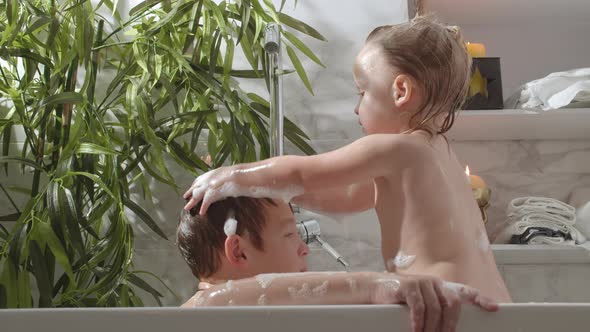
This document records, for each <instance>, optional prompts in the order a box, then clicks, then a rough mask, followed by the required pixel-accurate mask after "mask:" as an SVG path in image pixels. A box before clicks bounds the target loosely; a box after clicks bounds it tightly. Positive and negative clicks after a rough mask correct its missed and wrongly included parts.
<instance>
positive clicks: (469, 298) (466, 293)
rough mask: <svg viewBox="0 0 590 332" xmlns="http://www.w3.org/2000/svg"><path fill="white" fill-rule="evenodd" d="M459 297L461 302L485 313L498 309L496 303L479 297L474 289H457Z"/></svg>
mask: <svg viewBox="0 0 590 332" xmlns="http://www.w3.org/2000/svg"><path fill="white" fill-rule="evenodd" d="M459 297H460V298H461V300H462V301H464V302H468V303H471V304H473V305H476V306H478V307H480V308H482V309H484V310H486V311H497V310H498V308H499V307H498V304H497V303H496V302H494V301H492V300H491V299H488V298H486V297H484V296H481V295H480V294H479V292H478V291H477V290H476V289H474V288H471V287H469V286H463V287H461V289H459Z"/></svg>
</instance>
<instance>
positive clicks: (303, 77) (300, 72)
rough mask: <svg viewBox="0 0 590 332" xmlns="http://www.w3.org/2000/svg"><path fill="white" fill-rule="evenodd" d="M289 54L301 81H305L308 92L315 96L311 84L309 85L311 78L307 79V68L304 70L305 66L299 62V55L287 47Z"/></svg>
mask: <svg viewBox="0 0 590 332" xmlns="http://www.w3.org/2000/svg"><path fill="white" fill-rule="evenodd" d="M287 54H288V55H289V59H291V62H292V63H293V66H294V67H295V70H296V71H297V75H299V78H301V81H303V84H305V87H306V88H307V90H308V91H309V92H310V93H311V94H312V95H313V88H312V87H311V83H309V78H307V74H306V73H305V68H303V65H302V64H301V61H299V58H298V57H297V54H296V53H295V51H294V50H293V49H292V48H291V47H289V46H287Z"/></svg>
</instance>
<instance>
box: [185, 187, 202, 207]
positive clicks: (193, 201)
mask: <svg viewBox="0 0 590 332" xmlns="http://www.w3.org/2000/svg"><path fill="white" fill-rule="evenodd" d="M204 191H205V190H204V189H203V188H199V187H195V188H194V189H193V190H192V191H191V194H190V196H188V197H190V200H189V201H188V203H186V205H185V206H184V209H185V210H187V211H189V210H190V209H192V208H193V207H195V206H196V205H197V204H198V203H199V202H200V201H201V199H203V195H204V194H205V193H204Z"/></svg>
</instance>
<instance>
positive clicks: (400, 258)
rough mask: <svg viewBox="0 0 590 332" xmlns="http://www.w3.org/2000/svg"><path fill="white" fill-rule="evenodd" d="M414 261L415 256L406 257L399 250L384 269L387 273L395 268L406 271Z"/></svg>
mask: <svg viewBox="0 0 590 332" xmlns="http://www.w3.org/2000/svg"><path fill="white" fill-rule="evenodd" d="M415 260H416V255H406V254H405V253H404V252H402V251H401V250H400V251H399V252H398V253H397V255H395V257H394V258H392V259H390V260H388V261H387V263H386V267H387V269H388V270H389V271H395V269H396V268H399V269H406V268H408V267H410V265H412V263H414V261H415Z"/></svg>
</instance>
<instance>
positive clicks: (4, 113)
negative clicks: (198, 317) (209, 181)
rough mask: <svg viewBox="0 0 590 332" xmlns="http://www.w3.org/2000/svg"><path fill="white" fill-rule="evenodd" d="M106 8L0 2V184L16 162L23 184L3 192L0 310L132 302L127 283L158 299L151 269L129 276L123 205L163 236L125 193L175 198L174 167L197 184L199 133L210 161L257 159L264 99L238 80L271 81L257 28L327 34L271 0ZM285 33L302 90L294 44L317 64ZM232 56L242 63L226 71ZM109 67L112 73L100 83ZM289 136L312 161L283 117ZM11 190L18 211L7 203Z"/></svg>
mask: <svg viewBox="0 0 590 332" xmlns="http://www.w3.org/2000/svg"><path fill="white" fill-rule="evenodd" d="M284 3H285V1H282V3H281V8H282V5H284ZM101 7H102V9H107V10H108V11H109V12H111V13H113V16H114V19H113V20H112V21H113V22H114V23H106V22H109V21H108V20H107V19H105V18H104V17H103V16H101V14H100V13H99V11H98V10H99V9H100V8H101ZM115 7H116V1H115V3H113V2H112V1H111V0H103V1H100V3H99V4H98V5H93V4H92V3H91V2H90V1H87V0H62V1H55V0H24V1H23V0H21V1H16V0H6V1H4V2H2V3H0V58H1V60H0V99H1V104H0V105H3V106H2V108H0V132H1V133H2V136H1V137H2V156H0V166H2V168H1V169H0V170H1V172H2V175H0V176H2V177H0V180H2V179H3V178H4V179H8V176H13V175H12V174H9V173H10V172H9V169H10V170H11V172H13V173H15V171H14V168H9V167H8V164H9V163H16V165H18V166H20V168H19V169H17V172H18V170H20V173H21V176H22V179H23V181H25V180H26V181H27V182H29V181H30V187H27V188H24V187H23V186H9V185H8V184H6V181H1V182H0V189H1V190H0V191H1V193H2V194H4V195H6V196H7V199H8V200H9V202H10V203H11V205H12V207H13V208H14V210H15V213H13V214H10V215H7V216H0V307H11V308H15V307H20V308H24V307H32V306H39V307H50V306H54V307H60V306H141V305H142V301H141V299H140V298H139V297H138V296H137V289H138V288H139V289H143V290H146V291H148V292H150V293H151V294H152V295H153V296H154V298H156V300H158V301H159V298H160V297H161V296H162V295H161V294H160V293H158V292H157V291H156V290H155V289H154V288H153V287H152V286H151V285H150V283H148V282H147V281H146V280H145V277H146V276H149V275H151V273H149V272H147V271H137V270H134V268H133V264H132V259H133V247H134V244H133V241H134V234H133V229H132V227H131V225H130V223H129V222H128V219H127V216H126V215H125V209H128V210H130V211H132V212H133V213H134V214H135V215H136V216H137V217H138V219H140V220H141V221H143V222H144V223H145V224H146V225H147V226H149V228H151V229H152V230H153V231H154V232H155V233H156V234H158V235H160V236H161V237H163V238H166V236H165V234H164V233H163V232H162V230H161V229H160V228H159V227H158V225H157V222H156V221H155V220H153V219H152V217H151V216H150V215H149V214H148V213H146V211H145V210H144V209H143V208H142V207H140V206H139V205H138V204H137V203H135V202H133V201H132V200H131V198H130V197H131V196H130V192H129V187H130V186H131V185H133V184H137V185H138V186H140V187H141V188H143V191H144V194H145V196H146V197H147V198H149V197H151V193H150V190H149V186H148V185H147V179H148V177H152V178H155V179H157V180H159V181H160V182H162V183H165V184H168V185H170V186H172V187H174V188H177V186H176V184H175V182H174V179H173V177H172V176H171V174H170V172H169V167H171V166H173V165H174V164H176V165H180V166H181V167H183V168H185V169H186V170H187V171H189V172H192V173H193V174H195V175H197V174H198V173H200V172H202V171H206V170H208V169H209V166H208V165H207V164H205V163H204V162H203V161H201V159H200V158H199V157H198V156H197V155H196V154H195V149H196V146H197V143H199V142H200V141H202V140H203V139H205V137H206V145H207V150H208V153H209V155H210V156H211V160H212V165H211V166H212V167H218V166H220V165H222V164H224V163H238V162H248V161H254V160H256V159H263V158H267V157H268V155H269V146H268V137H269V135H268V115H269V108H268V102H267V100H266V99H265V98H263V97H261V96H258V95H256V94H253V93H248V92H246V91H243V90H242V89H241V88H240V86H239V84H238V83H237V81H236V78H251V79H266V80H268V75H267V73H268V68H267V66H266V61H265V57H264V53H263V49H262V37H263V36H262V34H263V29H264V27H265V25H266V24H267V23H268V22H277V23H280V24H282V25H283V26H288V27H290V28H292V29H294V30H298V31H300V32H302V33H304V34H307V35H310V36H312V37H315V38H318V39H321V40H324V38H323V37H322V36H321V35H320V34H319V33H318V32H317V31H315V30H314V29H313V28H311V27H310V26H308V25H307V24H305V23H303V22H300V21H298V20H296V19H294V18H292V17H290V16H288V15H285V14H283V13H281V10H280V9H279V10H277V9H276V8H275V7H274V6H273V4H272V2H271V1H269V0H264V1H263V2H260V1H258V0H241V1H239V0H237V1H222V2H220V3H218V4H217V3H214V2H213V1H211V0H202V1H188V0H178V1H173V0H168V1H158V0H148V1H145V2H143V3H141V4H139V5H137V6H136V7H134V8H133V9H131V11H130V12H129V18H128V19H125V20H123V19H121V18H120V17H119V14H118V12H117V11H116V8H115ZM283 36H284V39H285V40H284V42H285V43H287V44H288V45H289V46H287V53H288V55H289V57H290V59H291V62H292V64H293V67H294V68H295V71H296V72H297V74H298V75H299V76H300V78H301V80H302V81H303V82H304V84H305V86H306V87H307V88H308V89H309V90H310V91H311V85H310V84H309V80H308V79H307V76H306V74H305V71H304V69H303V67H302V65H301V63H300V61H299V58H298V56H297V53H296V52H295V51H294V49H298V50H299V51H300V52H301V53H303V54H304V55H306V56H308V57H309V58H311V59H312V60H313V61H315V62H317V63H318V64H320V65H321V63H320V61H319V59H318V58H317V57H316V56H315V55H314V54H313V52H312V51H311V50H310V49H309V48H308V47H307V46H305V44H304V43H302V42H301V41H300V40H299V39H298V38H297V37H296V36H295V35H294V34H292V33H290V32H288V31H284V35H283ZM238 48H241V49H242V50H243V53H244V55H245V57H246V58H247V60H248V62H249V63H250V65H251V68H250V69H243V68H241V69H236V68H234V65H233V59H234V52H235V51H236V50H237V49H238ZM107 69H110V70H111V71H112V72H113V76H112V78H109V79H108V82H107V83H108V86H107V87H106V89H100V84H101V82H104V81H105V80H106V79H105V78H104V72H107V71H108V70H107ZM101 75H102V76H101ZM17 129H18V130H21V131H22V132H24V141H23V142H22V148H18V149H16V148H14V147H12V148H11V138H12V136H13V131H15V130H17ZM285 133H286V137H287V139H289V140H290V141H291V142H292V143H294V145H295V146H297V147H298V148H300V149H301V150H302V151H303V152H305V153H308V154H310V153H313V152H314V151H313V149H312V148H311V147H310V146H309V145H308V143H307V140H308V137H307V136H306V135H305V134H304V133H303V132H302V131H301V130H300V129H299V128H298V127H297V126H296V125H294V124H293V123H292V122H290V121H288V120H287V121H286V123H285ZM29 179H30V180H29ZM22 193H25V194H26V195H27V201H26V204H24V207H23V206H19V204H17V203H16V201H17V200H16V199H15V197H14V195H15V194H22ZM152 276H153V275H152ZM153 277H156V276H153ZM156 278H157V277H156ZM33 294H34V295H33Z"/></svg>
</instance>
